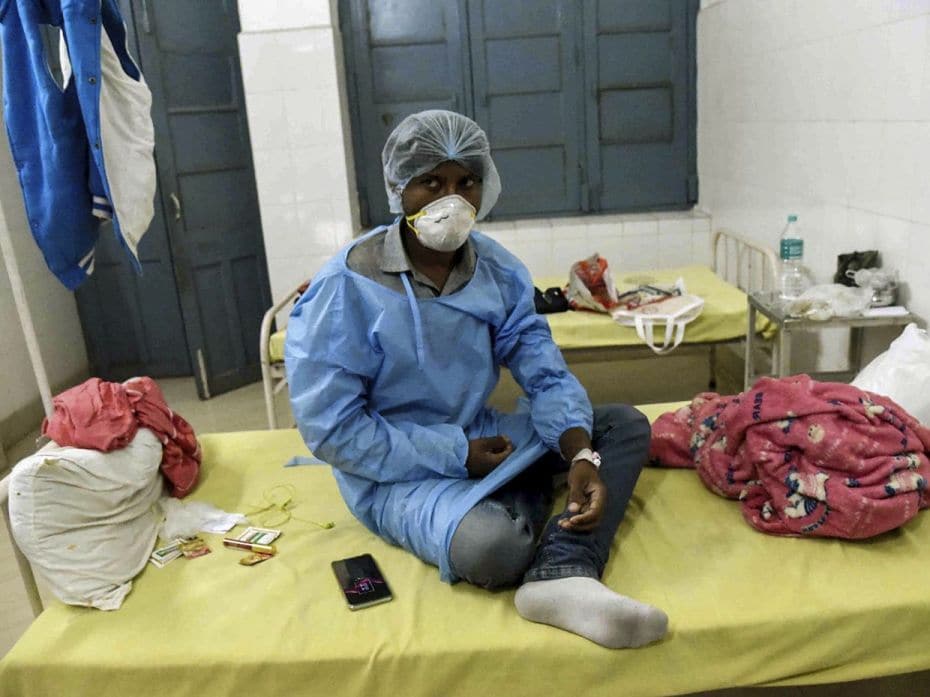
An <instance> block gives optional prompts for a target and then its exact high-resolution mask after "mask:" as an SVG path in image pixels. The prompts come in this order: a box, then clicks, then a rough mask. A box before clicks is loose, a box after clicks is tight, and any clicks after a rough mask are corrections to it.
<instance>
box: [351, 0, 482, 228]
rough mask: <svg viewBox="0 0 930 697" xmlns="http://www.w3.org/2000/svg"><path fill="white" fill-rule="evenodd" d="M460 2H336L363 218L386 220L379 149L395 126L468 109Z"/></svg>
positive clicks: (376, 221)
mask: <svg viewBox="0 0 930 697" xmlns="http://www.w3.org/2000/svg"><path fill="white" fill-rule="evenodd" d="M464 1H465V0H459V1H458V2H456V1H455V0H453V1H448V2H437V1H436V0H404V2H384V0H340V3H339V13H340V24H341V28H342V36H343V41H344V42H345V52H346V56H347V58H348V60H347V61H346V65H347V68H348V70H349V73H350V74H349V77H348V79H347V83H348V85H349V100H350V106H352V107H353V108H350V111H351V112H352V126H353V132H354V134H355V138H354V143H355V163H356V175H357V181H358V188H359V198H360V200H361V202H362V218H363V222H367V223H368V224H370V225H380V224H382V223H385V222H389V221H390V220H391V219H393V214H391V213H390V212H389V211H388V204H387V196H386V194H385V193H384V178H383V176H382V168H381V150H382V148H383V147H384V142H385V141H386V140H387V137H388V135H389V134H390V133H391V131H392V130H394V127H395V126H396V125H397V124H398V123H400V122H401V121H402V120H403V119H404V117H406V116H409V115H410V114H413V113H416V112H418V111H422V110H424V109H451V110H453V111H458V112H461V113H465V114H468V113H469V111H470V108H469V105H470V102H471V93H470V84H471V76H470V75H469V74H468V56H467V46H466V45H465V41H466V40H467V27H466V26H465V20H464Z"/></svg>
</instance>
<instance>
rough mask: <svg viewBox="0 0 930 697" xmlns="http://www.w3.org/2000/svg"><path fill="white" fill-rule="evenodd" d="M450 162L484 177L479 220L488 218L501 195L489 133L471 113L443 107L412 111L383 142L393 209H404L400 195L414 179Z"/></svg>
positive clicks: (400, 210) (385, 177)
mask: <svg viewBox="0 0 930 697" xmlns="http://www.w3.org/2000/svg"><path fill="white" fill-rule="evenodd" d="M447 160H451V161H453V162H457V163H458V164H460V165H462V166H463V167H464V168H465V169H467V170H468V171H470V172H472V173H474V174H476V175H477V176H479V177H481V181H482V189H481V208H480V209H479V210H478V220H481V219H482V218H483V217H484V216H486V215H487V214H488V213H489V212H490V210H491V209H492V208H493V207H494V204H495V203H497V197H498V196H500V193H501V180H500V177H499V176H498V174H497V167H495V166H494V160H492V159H491V146H490V144H489V143H488V137H487V135H485V133H484V131H482V130H481V127H480V126H479V125H478V124H476V123H475V122H474V121H472V120H471V119H470V118H468V117H467V116H462V115H461V114H457V113H455V112H454V111H443V110H441V109H431V110H429V111H421V112H419V113H417V114H411V115H410V116H408V117H407V118H405V119H404V120H403V121H401V122H400V123H399V124H397V128H395V129H394V130H393V131H392V132H391V135H389V136H388V139H387V142H386V143H385V144H384V150H383V151H382V152H381V164H382V165H383V166H384V188H385V190H386V191H387V197H388V204H390V207H391V213H403V212H404V208H403V205H402V204H401V194H402V193H403V192H404V189H405V188H406V187H407V183H408V182H409V181H410V180H411V179H413V178H414V177H417V176H419V175H421V174H424V173H426V172H429V171H430V170H431V169H433V168H434V167H436V165H438V164H440V163H441V162H446V161H447Z"/></svg>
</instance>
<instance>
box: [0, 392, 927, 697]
mask: <svg viewBox="0 0 930 697" xmlns="http://www.w3.org/2000/svg"><path fill="white" fill-rule="evenodd" d="M674 406H675V405H652V406H649V407H643V410H644V411H646V412H647V413H648V415H649V416H650V417H651V418H654V417H655V416H657V415H658V414H659V413H661V412H664V411H667V410H668V409H670V408H673V407H674ZM201 443H202V446H203V453H204V461H203V478H202V481H201V483H200V484H199V485H198V487H197V489H196V490H195V492H194V493H193V494H192V495H191V498H192V499H197V500H204V501H208V502H210V503H212V504H214V505H216V506H219V507H221V508H223V509H225V510H228V511H245V510H249V508H250V506H253V505H257V504H260V503H261V502H262V496H263V493H264V492H266V491H267V490H268V489H269V488H271V487H273V486H276V485H282V484H286V485H291V486H292V487H293V491H294V501H295V502H296V508H294V510H293V512H294V516H295V517H299V518H301V519H304V520H315V521H319V522H324V521H332V522H333V523H335V526H334V527H333V528H332V529H329V530H323V529H320V528H318V527H316V526H314V525H312V524H309V523H306V522H302V521H299V520H291V521H290V522H288V523H286V524H285V525H283V526H282V527H283V530H284V534H283V535H282V537H281V538H280V540H279V541H278V550H279V551H278V555H277V556H276V557H275V558H273V559H271V560H269V561H266V562H264V563H262V564H260V565H258V566H254V567H246V566H241V565H240V564H238V563H237V562H238V558H239V556H240V554H241V553H238V552H233V551H230V550H227V549H224V548H223V547H222V546H220V544H219V538H218V536H214V535H206V536H205V537H206V539H207V540H208V541H209V542H210V545H211V547H212V548H213V553H212V554H209V555H207V556H205V557H202V558H198V559H191V560H185V559H179V560H177V561H174V562H172V563H171V564H169V565H168V566H166V567H165V568H163V569H157V568H154V567H152V566H148V567H147V568H146V569H145V570H144V571H143V572H142V573H141V575H140V576H139V577H137V579H136V580H135V583H134V588H133V590H132V592H131V593H130V595H129V596H128V598H127V599H126V602H125V603H124V605H123V607H122V608H121V609H119V610H117V611H115V612H101V611H98V610H92V609H86V608H78V607H70V606H65V605H62V604H60V603H58V602H57V601H55V602H52V603H50V604H49V606H48V607H46V608H45V609H44V611H43V612H42V613H41V615H39V616H38V617H37V618H36V620H35V621H34V622H33V624H32V625H31V626H30V627H29V629H28V630H27V631H26V633H25V634H24V635H23V637H22V638H21V639H20V641H19V642H18V643H17V644H16V645H15V647H14V648H13V649H12V650H11V651H10V653H9V654H8V655H7V656H6V657H5V658H3V659H2V660H0V697H40V696H41V697H46V696H47V695H68V697H82V696H83V695H94V697H110V696H113V697H116V696H117V695H118V696H120V697H124V696H126V695H133V696H134V697H135V696H141V697H147V696H149V695H152V696H153V697H154V696H156V695H157V696H159V697H161V696H165V697H171V696H173V695H195V694H196V695H199V696H202V697H213V696H217V697H219V696H220V695H224V696H225V695H247V694H256V695H282V696H286V697H294V696H296V695H327V697H349V696H352V697H355V696H358V695H404V696H405V697H435V696H436V695H463V696H466V697H468V696H472V695H474V696H480V697H484V696H485V695H489V694H496V693H503V694H507V695H508V696H509V697H521V696H523V695H527V696H530V695H532V696H533V697H537V696H538V695H550V694H553V695H555V694H558V695H568V694H585V695H591V696H599V695H612V696H613V695H623V696H624V697H658V696H660V695H678V694H685V693H693V692H698V691H705V690H717V689H722V688H732V687H739V686H748V685H779V686H785V685H801V684H803V685H809V684H820V683H832V682H842V681H848V680H858V679H863V678H868V677H878V676H887V675H893V674H900V673H909V672H913V671H918V670H926V669H928V668H930V641H928V639H930V629H928V627H930V594H928V593H927V591H926V588H925V584H924V582H923V581H924V579H927V578H930V555H927V554H926V553H925V550H926V547H927V545H928V544H930V514H928V513H922V514H920V515H918V516H917V518H916V519H914V520H913V521H911V522H910V523H909V524H908V525H906V526H905V527H903V528H901V529H900V530H897V531H894V532H892V533H889V534H886V535H883V536H881V537H879V538H876V539H874V540H871V541H866V542H846V541H838V540H821V539H796V538H781V537H770V536H766V535H763V534H761V533H759V532H756V531H755V530H753V529H751V528H750V527H749V526H748V525H747V524H746V523H745V522H744V521H743V519H742V516H741V515H740V511H739V504H738V503H736V502H733V501H727V500H724V499H721V498H718V497H717V496H715V495H713V494H712V493H710V492H709V491H708V490H707V489H705V488H704V486H703V485H702V484H701V483H700V481H699V480H698V477H697V476H696V475H695V473H694V472H692V471H687V470H666V469H657V468H647V469H646V470H645V471H644V472H643V475H642V477H641V478H640V480H639V482H638V484H637V487H636V490H635V492H634V496H633V499H632V500H631V502H630V505H629V508H628V511H627V515H626V518H625V520H624V522H623V524H622V525H621V528H620V531H619V532H618V535H617V537H616V540H615V543H614V547H613V550H612V554H611V560H610V562H609V564H608V566H607V569H606V572H605V578H604V581H605V583H607V585H609V586H610V587H611V588H614V589H615V590H617V591H618V592H620V593H624V594H627V595H630V596H632V597H635V598H638V599H640V600H643V601H645V602H649V603H653V604H655V605H657V606H659V607H661V608H663V609H664V610H666V611H667V612H668V614H669V617H670V618H671V619H670V631H669V634H668V636H667V638H666V639H665V640H664V641H662V642H660V643H657V644H655V645H652V646H649V647H646V648H643V649H638V650H629V651H611V650H607V649H603V648H600V647H598V646H597V645H595V644H592V643H591V642H588V641H586V640H584V639H581V638H579V637H576V636H574V635H571V634H568V633H566V632H562V631H559V630H556V629H553V628H550V627H546V626H543V625H537V624H532V623H529V622H526V621H524V620H522V619H520V617H518V615H517V614H516V612H515V610H514V608H513V591H502V592H496V593H490V592H487V591H484V590H481V589H478V588H475V587H472V586H469V585H468V584H464V583H460V584H457V585H454V586H450V585H446V584H444V583H442V582H440V581H439V576H438V572H437V570H436V569H435V568H433V567H431V566H428V565H427V564H424V563H422V562H420V561H419V560H417V559H416V558H415V557H413V556H412V555H411V554H409V553H407V552H405V551H403V550H401V549H399V548H395V547H391V546H390V545H388V544H386V543H384V542H383V541H381V540H379V539H378V538H376V537H375V536H374V535H373V534H371V533H370V532H369V531H368V530H366V529H365V528H364V527H363V526H362V525H361V524H360V523H358V522H357V521H356V520H355V519H354V518H353V517H352V515H351V514H350V513H349V511H348V510H347V509H346V507H345V505H344V504H343V503H342V500H341V498H340V496H339V493H338V491H337V488H336V484H335V480H334V479H333V477H332V475H331V473H330V472H329V471H328V468H326V467H324V466H319V465H317V466H302V467H290V468H285V467H283V464H284V463H285V462H286V461H288V460H289V459H291V458H292V457H293V456H295V455H301V454H302V455H307V454H308V453H307V450H306V449H305V447H304V445H303V443H302V442H301V439H300V436H299V435H298V433H297V432H296V431H295V430H284V429H282V430H276V431H254V432H242V433H228V434H212V435H204V436H202V438H201ZM558 505H559V504H558V503H557V506H558ZM364 553H371V554H372V555H373V556H374V557H375V559H376V560H377V561H378V563H379V565H380V566H381V569H382V570H383V572H384V574H385V576H386V578H387V580H388V582H389V583H390V584H391V587H392V590H393V593H394V600H393V601H391V602H389V603H387V604H383V605H378V606H375V607H372V608H369V609H365V610H360V611H357V612H351V611H349V610H348V609H347V608H346V606H345V603H344V601H343V599H342V595H341V593H340V591H339V589H338V587H337V585H336V581H335V579H334V577H333V575H332V572H331V570H330V562H331V561H333V560H336V559H341V558H344V557H348V556H354V555H358V554H364ZM36 597H38V596H36ZM36 609H39V608H38V607H37V608H36ZM776 694H779V693H776ZM805 694H808V693H807V692H805ZM814 694H816V693H814ZM831 694H834V693H831ZM836 694H838V693H836ZM844 694H845V693H844ZM864 694H869V693H864ZM882 694H885V693H882ZM913 694H927V691H926V690H925V691H923V692H915V693H913Z"/></svg>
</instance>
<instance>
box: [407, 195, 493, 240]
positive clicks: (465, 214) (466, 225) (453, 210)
mask: <svg viewBox="0 0 930 697" xmlns="http://www.w3.org/2000/svg"><path fill="white" fill-rule="evenodd" d="M477 213H478V211H476V210H475V207H474V206H473V205H471V204H470V203H469V202H468V201H466V200H465V199H464V198H462V197H461V196H459V195H458V194H452V195H450V196H443V197H442V198H440V199H436V200H435V201H433V202H432V203H430V204H428V205H426V206H423V208H421V209H420V210H419V212H417V213H414V214H413V215H408V216H407V224H408V225H409V226H410V229H412V230H413V231H414V232H415V233H416V235H417V238H418V239H419V240H420V242H421V243H422V244H423V246H424V247H429V248H430V249H435V250H436V251H437V252H454V251H455V250H456V249H458V248H459V247H461V246H462V245H463V244H465V240H467V239H468V233H469V232H471V229H472V226H473V225H474V223H475V216H476V215H477Z"/></svg>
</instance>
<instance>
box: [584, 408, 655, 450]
mask: <svg viewBox="0 0 930 697" xmlns="http://www.w3.org/2000/svg"><path fill="white" fill-rule="evenodd" d="M614 429H619V431H620V433H621V434H622V435H623V437H624V439H625V440H631V441H635V442H637V443H639V442H642V443H645V444H646V445H647V446H648V443H649V439H650V437H651V435H652V427H651V426H650V425H649V419H647V418H646V415H645V414H643V413H642V412H641V411H640V410H639V409H636V408H635V407H631V406H630V405H628V404H605V405H602V406H598V407H595V408H594V435H595V437H597V436H599V435H600V436H605V435H607V433H609V432H610V431H612V430H614Z"/></svg>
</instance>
